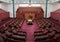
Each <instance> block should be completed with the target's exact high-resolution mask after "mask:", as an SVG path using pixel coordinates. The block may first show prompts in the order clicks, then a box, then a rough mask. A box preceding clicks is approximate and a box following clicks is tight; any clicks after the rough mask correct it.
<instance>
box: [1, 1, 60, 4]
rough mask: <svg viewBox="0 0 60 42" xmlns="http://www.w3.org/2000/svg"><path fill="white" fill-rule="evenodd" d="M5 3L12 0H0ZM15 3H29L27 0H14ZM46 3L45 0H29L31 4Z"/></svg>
mask: <svg viewBox="0 0 60 42" xmlns="http://www.w3.org/2000/svg"><path fill="white" fill-rule="evenodd" d="M0 1H2V2H6V3H12V0H0ZM59 1H60V0H48V3H53V2H59ZM14 2H15V3H19V4H29V0H14ZM40 3H46V0H31V4H40Z"/></svg>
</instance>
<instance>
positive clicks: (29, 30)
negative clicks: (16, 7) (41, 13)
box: [21, 21, 39, 42]
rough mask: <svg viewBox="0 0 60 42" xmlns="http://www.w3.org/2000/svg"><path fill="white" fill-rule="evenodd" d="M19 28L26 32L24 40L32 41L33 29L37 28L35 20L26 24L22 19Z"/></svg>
mask: <svg viewBox="0 0 60 42" xmlns="http://www.w3.org/2000/svg"><path fill="white" fill-rule="evenodd" d="M21 29H22V30H23V31H25V32H26V33H27V35H26V42H34V31H36V30H38V29H39V26H38V24H37V22H36V21H33V25H28V24H27V22H26V21H24V23H23V25H22V27H21Z"/></svg>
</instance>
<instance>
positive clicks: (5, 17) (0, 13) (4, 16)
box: [0, 9, 9, 20]
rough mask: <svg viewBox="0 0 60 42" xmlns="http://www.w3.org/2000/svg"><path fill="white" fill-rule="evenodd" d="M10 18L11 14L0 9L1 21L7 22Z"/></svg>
mask: <svg viewBox="0 0 60 42" xmlns="http://www.w3.org/2000/svg"><path fill="white" fill-rule="evenodd" d="M8 18H9V12H6V11H5V10H2V9H0V20H5V19H8Z"/></svg>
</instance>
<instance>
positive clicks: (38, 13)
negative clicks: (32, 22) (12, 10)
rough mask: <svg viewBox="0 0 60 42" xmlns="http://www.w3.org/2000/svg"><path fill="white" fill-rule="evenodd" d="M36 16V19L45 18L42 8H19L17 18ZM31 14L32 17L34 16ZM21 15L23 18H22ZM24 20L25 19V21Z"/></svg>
mask: <svg viewBox="0 0 60 42" xmlns="http://www.w3.org/2000/svg"><path fill="white" fill-rule="evenodd" d="M30 13H32V14H34V15H33V16H34V18H39V19H40V18H43V17H44V11H43V9H42V8H41V7H19V8H18V9H17V11H16V17H17V18H20V19H21V18H24V17H25V18H27V15H26V16H24V15H25V14H30ZM32 14H31V15H32ZM20 15H21V16H20ZM25 18H24V19H25Z"/></svg>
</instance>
